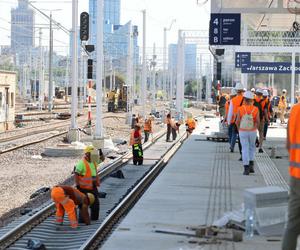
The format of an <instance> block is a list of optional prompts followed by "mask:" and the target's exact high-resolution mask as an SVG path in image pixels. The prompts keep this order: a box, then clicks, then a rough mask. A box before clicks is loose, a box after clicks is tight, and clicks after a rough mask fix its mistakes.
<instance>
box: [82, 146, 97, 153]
mask: <svg viewBox="0 0 300 250" xmlns="http://www.w3.org/2000/svg"><path fill="white" fill-rule="evenodd" d="M94 149H95V148H94V146H93V145H88V146H86V147H85V148H84V153H91V152H92V151H93V150H94Z"/></svg>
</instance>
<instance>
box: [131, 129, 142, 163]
mask: <svg viewBox="0 0 300 250" xmlns="http://www.w3.org/2000/svg"><path fill="white" fill-rule="evenodd" d="M130 146H132V155H133V164H134V165H137V164H139V165H142V164H143V160H144V158H143V147H142V133H141V126H140V125H139V124H136V125H135V127H134V129H132V130H131V134H130Z"/></svg>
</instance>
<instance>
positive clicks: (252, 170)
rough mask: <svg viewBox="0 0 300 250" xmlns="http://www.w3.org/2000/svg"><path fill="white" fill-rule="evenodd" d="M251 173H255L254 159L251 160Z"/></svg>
mask: <svg viewBox="0 0 300 250" xmlns="http://www.w3.org/2000/svg"><path fill="white" fill-rule="evenodd" d="M249 173H254V161H250V162H249Z"/></svg>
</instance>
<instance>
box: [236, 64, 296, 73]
mask: <svg viewBox="0 0 300 250" xmlns="http://www.w3.org/2000/svg"><path fill="white" fill-rule="evenodd" d="M291 68H292V63H290V62H250V63H249V64H248V65H244V66H243V65H242V73H266V74H291V73H292V69H291ZM295 73H296V74H300V63H296V64H295Z"/></svg>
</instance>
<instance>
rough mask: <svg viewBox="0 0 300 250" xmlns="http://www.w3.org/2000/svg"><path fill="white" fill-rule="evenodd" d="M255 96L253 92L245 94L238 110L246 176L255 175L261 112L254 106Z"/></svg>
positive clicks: (237, 123) (238, 124) (238, 126)
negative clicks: (256, 141)
mask: <svg viewBox="0 0 300 250" xmlns="http://www.w3.org/2000/svg"><path fill="white" fill-rule="evenodd" d="M253 101H254V95H253V93H252V92H251V91H247V92H245V94H244V102H243V105H242V106H241V107H239V108H238V113H237V119H236V125H237V128H238V131H239V136H240V141H241V144H242V159H243V165H244V175H249V173H254V157H255V140H256V130H257V128H258V127H259V122H260V119H259V111H258V108H257V107H255V106H254V105H253Z"/></svg>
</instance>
